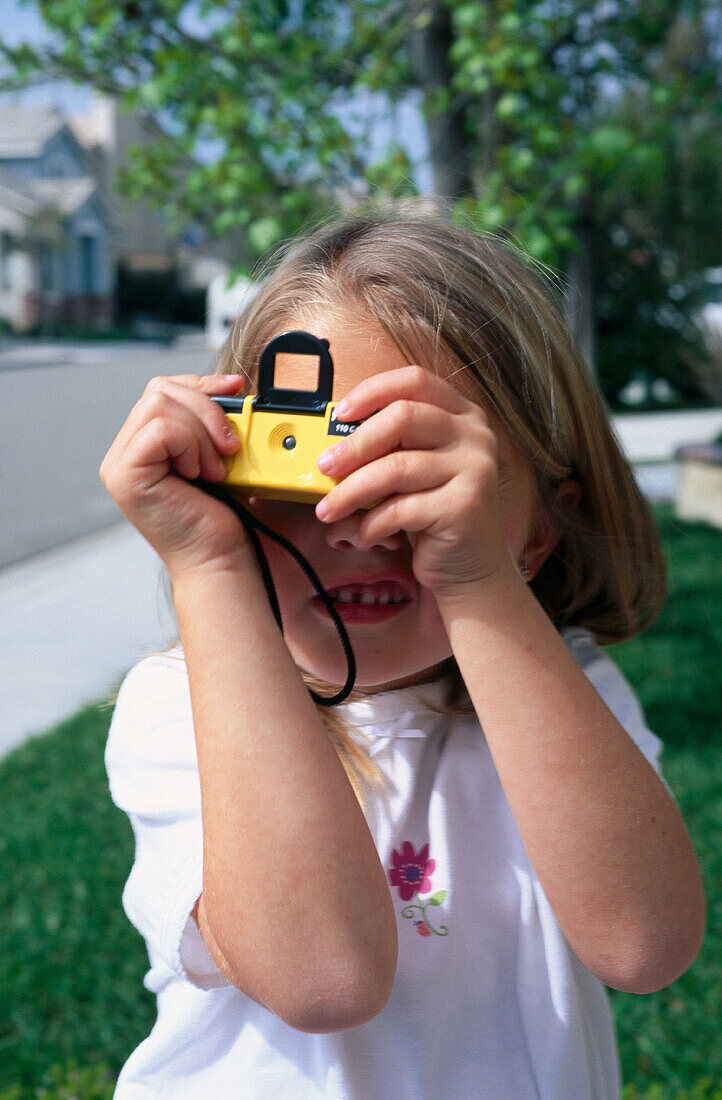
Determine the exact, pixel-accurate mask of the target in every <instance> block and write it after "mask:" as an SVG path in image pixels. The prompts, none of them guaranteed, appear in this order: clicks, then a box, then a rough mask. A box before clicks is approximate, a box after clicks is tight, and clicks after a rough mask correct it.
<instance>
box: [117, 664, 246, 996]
mask: <svg viewBox="0 0 722 1100" xmlns="http://www.w3.org/2000/svg"><path fill="white" fill-rule="evenodd" d="M105 763H106V768H107V771H108V778H109V781H110V793H111V796H112V798H113V801H114V802H115V804H116V805H117V806H118V807H119V808H120V809H121V810H124V811H125V813H126V814H127V815H128V817H129V819H130V823H131V825H132V827H133V833H134V835H135V861H134V863H133V867H132V870H131V873H130V876H129V878H128V881H127V883H126V886H125V889H124V891H123V907H124V909H125V911H126V913H127V915H128V918H129V920H130V921H131V922H132V924H134V925H135V927H136V928H137V929H138V931H139V932H140V933H141V935H142V936H143V938H144V939H145V941H146V945H147V948H148V954H149V957H150V962H151V969H152V970H153V969H155V968H157V967H160V968H161V969H162V970H166V972H167V969H170V970H171V971H173V972H175V973H176V974H178V975H179V976H181V977H183V978H185V979H187V980H188V981H190V982H192V983H193V984H194V985H196V986H198V987H199V988H201V989H212V988H215V987H218V986H221V985H227V984H228V981H227V979H226V978H225V977H224V976H223V974H222V973H221V972H220V970H219V969H218V966H217V965H216V963H215V961H214V960H213V958H212V956H211V954H210V952H209V951H208V948H207V946H206V944H205V941H204V940H203V938H202V936H201V934H200V932H199V931H198V927H197V925H196V922H195V920H194V919H193V917H192V916H191V911H192V909H193V906H194V905H195V903H196V901H197V899H198V897H199V896H200V893H201V890H202V886H203V829H202V820H201V794H200V778H199V775H198V763H197V756H196V745H195V737H194V732H193V715H192V711H191V701H190V693H189V689H188V677H187V673H186V667H185V662H184V661H183V659H182V657H180V656H173V655H171V654H163V655H158V656H155V657H149V658H147V659H146V660H144V661H141V662H140V664H138V665H136V667H135V668H134V669H132V671H131V672H130V673H129V674H128V676H127V677H126V679H125V680H124V681H123V684H122V686H121V689H120V692H119V695H118V701H117V703H116V706H115V711H114V714H113V720H112V722H111V726H110V733H109V735H108V744H107V747H106V753H105Z"/></svg>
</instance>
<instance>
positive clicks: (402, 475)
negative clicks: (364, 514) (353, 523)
mask: <svg viewBox="0 0 722 1100" xmlns="http://www.w3.org/2000/svg"><path fill="white" fill-rule="evenodd" d="M437 454H438V452H437ZM453 472H454V471H453V467H452V464H451V462H450V461H446V460H445V456H442V455H440V456H439V457H438V458H437V459H436V460H435V461H433V462H430V461H429V454H428V452H427V451H393V452H392V454H389V455H384V456H383V457H382V458H379V459H377V460H376V461H375V462H370V463H368V464H367V465H365V466H362V467H361V468H360V469H359V470H356V471H354V473H352V474H350V475H349V476H348V477H347V478H344V480H343V481H341V482H340V483H339V484H338V485H336V486H335V487H334V488H333V489H331V491H330V492H329V493H327V494H326V496H325V497H324V498H323V500H321V501H319V503H318V504H317V505H316V516H317V518H318V519H321V520H323V521H324V522H325V523H334V522H336V521H337V520H340V519H345V518H346V516H350V515H352V514H353V513H354V512H357V511H358V510H359V509H361V508H370V507H371V505H373V504H375V503H377V502H378V501H381V500H385V499H386V498H387V497H391V496H401V495H406V494H408V493H416V492H420V491H423V490H425V489H431V488H436V487H438V486H439V485H443V484H444V483H445V482H447V481H448V480H449V479H450V478H451V477H452V476H453Z"/></svg>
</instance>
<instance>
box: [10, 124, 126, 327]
mask: <svg viewBox="0 0 722 1100" xmlns="http://www.w3.org/2000/svg"><path fill="white" fill-rule="evenodd" d="M112 232H113V227H112V225H111V216H110V213H109V210H108V207H107V204H106V202H105V201H104V200H103V197H102V195H101V189H100V186H99V183H98V179H97V164H96V163H95V160H94V157H93V156H92V155H89V153H88V151H87V150H86V149H84V147H83V146H82V144H81V143H80V142H79V141H78V139H77V137H76V135H75V134H74V133H73V131H72V129H71V127H70V126H69V125H68V123H67V121H66V120H65V119H64V118H63V116H62V115H61V114H60V112H59V111H57V110H56V109H55V108H54V107H40V106H34V105H33V106H30V105H25V104H3V105H0V320H3V321H5V322H6V323H7V324H9V325H10V326H11V327H12V328H13V329H15V330H16V331H23V330H27V329H29V328H33V327H34V326H36V325H38V324H43V323H48V322H51V323H52V322H57V321H64V322H69V323H75V324H80V325H83V326H93V327H101V326H103V325H105V324H107V322H108V320H109V319H110V317H111V315H112V300H113V282H114V273H113V268H112V263H111V258H110V254H109V241H110V238H111V235H112Z"/></svg>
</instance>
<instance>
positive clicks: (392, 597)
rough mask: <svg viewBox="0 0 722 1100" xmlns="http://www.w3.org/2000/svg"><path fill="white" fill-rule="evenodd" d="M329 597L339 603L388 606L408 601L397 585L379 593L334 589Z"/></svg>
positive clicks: (366, 590)
mask: <svg viewBox="0 0 722 1100" xmlns="http://www.w3.org/2000/svg"><path fill="white" fill-rule="evenodd" d="M329 595H330V596H331V597H332V598H333V599H334V600H336V602H337V603H364V604H387V603H402V602H403V601H404V600H405V599H406V596H405V595H404V592H403V591H402V589H401V588H400V586H399V585H395V584H394V585H390V586H387V587H386V588H385V589H384V590H381V591H379V592H371V591H370V590H369V589H368V588H367V589H364V590H363V591H360V592H354V591H353V589H351V588H333V589H331V590H330V592H329Z"/></svg>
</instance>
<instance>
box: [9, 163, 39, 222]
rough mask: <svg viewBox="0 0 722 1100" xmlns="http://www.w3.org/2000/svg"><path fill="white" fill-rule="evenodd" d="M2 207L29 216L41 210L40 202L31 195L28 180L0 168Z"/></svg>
mask: <svg viewBox="0 0 722 1100" xmlns="http://www.w3.org/2000/svg"><path fill="white" fill-rule="evenodd" d="M0 206H6V207H9V208H10V209H11V210H14V211H16V213H18V214H22V215H25V216H27V215H30V214H34V213H35V212H36V210H38V209H39V208H40V202H39V201H38V200H37V199H36V198H35V196H34V195H33V194H31V192H30V188H29V187H28V185H27V181H26V180H22V179H20V178H19V177H18V176H15V175H13V173H12V172H8V171H6V169H4V168H0Z"/></svg>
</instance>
